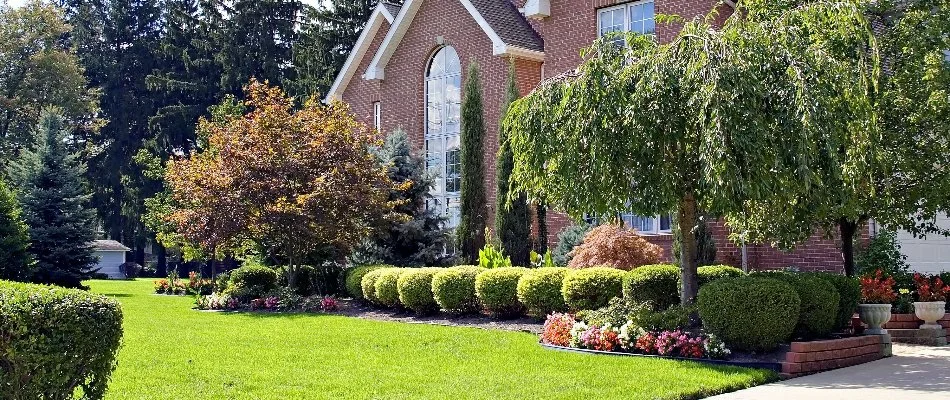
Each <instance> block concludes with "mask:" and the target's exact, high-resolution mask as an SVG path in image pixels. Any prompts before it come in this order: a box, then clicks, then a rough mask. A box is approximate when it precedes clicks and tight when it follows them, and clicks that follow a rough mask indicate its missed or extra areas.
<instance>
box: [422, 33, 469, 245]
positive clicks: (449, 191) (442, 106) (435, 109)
mask: <svg viewBox="0 0 950 400" xmlns="http://www.w3.org/2000/svg"><path fill="white" fill-rule="evenodd" d="M461 87H462V65H461V63H460V62H459V56H458V53H456V52H455V49H453V48H452V47H450V46H445V47H442V48H441V49H439V50H438V51H436V52H435V54H434V55H433V56H432V59H431V60H429V65H428V67H427V68H426V87H425V90H426V125H425V142H426V143H425V145H426V167H427V168H428V169H429V171H430V172H431V173H432V174H433V175H434V176H436V183H435V185H434V188H433V189H432V199H431V200H430V202H429V207H430V208H433V209H436V210H438V212H439V213H440V214H443V215H445V216H446V217H447V218H448V223H447V225H448V227H455V226H456V225H458V220H459V191H460V190H461V188H460V186H461V182H462V180H461V177H462V174H461V150H460V148H459V145H460V143H459V124H460V119H461V117H460V113H461V105H462V90H461Z"/></svg>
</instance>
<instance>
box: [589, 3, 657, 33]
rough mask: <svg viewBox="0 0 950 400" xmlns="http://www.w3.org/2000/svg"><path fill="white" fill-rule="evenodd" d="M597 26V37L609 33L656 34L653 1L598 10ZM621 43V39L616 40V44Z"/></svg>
mask: <svg viewBox="0 0 950 400" xmlns="http://www.w3.org/2000/svg"><path fill="white" fill-rule="evenodd" d="M597 26H598V31H597V36H598V37H600V36H604V35H606V34H608V33H611V32H636V33H641V34H644V35H653V34H654V32H656V20H655V12H654V7H653V0H647V1H637V2H633V3H624V4H621V5H619V6H614V7H608V8H603V9H600V10H598V11H597ZM622 41H623V39H622V38H617V42H618V43H619V42H622Z"/></svg>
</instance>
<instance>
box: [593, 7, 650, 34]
mask: <svg viewBox="0 0 950 400" xmlns="http://www.w3.org/2000/svg"><path fill="white" fill-rule="evenodd" d="M646 3H654V4H653V6H654V13H653V18H654V26H655V21H656V11H655V7H656V1H655V0H640V1H632V2H628V3H623V4H618V5H615V6H610V7H604V8H598V9H597V37H598V38H599V37H601V36H602V35H601V33H600V22H601V21H600V20H601V17H602V16H603V15H604V13H607V12H611V11H615V10H620V9H623V29H621V30H620V32H630V7H632V6H638V5H641V4H646ZM654 29H656V28H654Z"/></svg>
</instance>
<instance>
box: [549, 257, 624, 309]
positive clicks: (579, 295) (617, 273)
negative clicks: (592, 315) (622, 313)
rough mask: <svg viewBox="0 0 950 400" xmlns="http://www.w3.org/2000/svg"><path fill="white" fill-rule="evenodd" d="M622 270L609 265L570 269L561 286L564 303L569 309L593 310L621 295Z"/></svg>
mask: <svg viewBox="0 0 950 400" xmlns="http://www.w3.org/2000/svg"><path fill="white" fill-rule="evenodd" d="M624 275H625V273H624V271H621V270H619V269H616V268H609V267H593V268H584V269H577V270H571V271H570V272H569V273H568V274H567V276H566V277H564V283H563V284H562V286H561V294H562V295H563V296H564V303H565V304H567V307H568V308H569V309H571V310H593V309H597V308H600V307H603V306H605V305H606V304H607V302H608V301H610V299H612V298H614V297H619V296H621V295H623V291H622V287H623V278H624Z"/></svg>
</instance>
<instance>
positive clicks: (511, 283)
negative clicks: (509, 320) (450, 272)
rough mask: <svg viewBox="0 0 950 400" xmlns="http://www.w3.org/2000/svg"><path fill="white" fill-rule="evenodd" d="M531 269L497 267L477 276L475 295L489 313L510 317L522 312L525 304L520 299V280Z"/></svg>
mask: <svg viewBox="0 0 950 400" xmlns="http://www.w3.org/2000/svg"><path fill="white" fill-rule="evenodd" d="M528 271H529V270H528V269H527V268H522V267H509V268H495V269H489V270H486V271H484V272H482V273H480V274H478V276H476V277H475V295H476V296H477V297H478V302H479V304H481V305H482V309H483V310H485V311H487V312H488V314H489V315H492V316H497V317H509V316H514V315H519V314H521V312H522V311H524V305H523V304H521V302H520V301H519V300H518V282H519V281H520V279H521V277H522V276H524V274H525V273H527V272H528Z"/></svg>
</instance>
